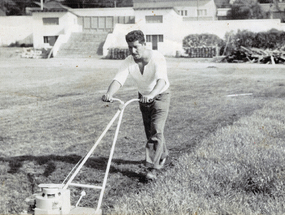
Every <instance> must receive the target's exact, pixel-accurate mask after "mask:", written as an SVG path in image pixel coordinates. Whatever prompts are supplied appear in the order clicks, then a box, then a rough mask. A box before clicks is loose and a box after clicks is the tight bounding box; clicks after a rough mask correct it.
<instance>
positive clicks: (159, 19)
mask: <svg viewBox="0 0 285 215" xmlns="http://www.w3.org/2000/svg"><path fill="white" fill-rule="evenodd" d="M145 20H146V23H162V21H163V16H145Z"/></svg>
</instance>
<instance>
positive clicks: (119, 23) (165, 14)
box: [0, 0, 284, 56]
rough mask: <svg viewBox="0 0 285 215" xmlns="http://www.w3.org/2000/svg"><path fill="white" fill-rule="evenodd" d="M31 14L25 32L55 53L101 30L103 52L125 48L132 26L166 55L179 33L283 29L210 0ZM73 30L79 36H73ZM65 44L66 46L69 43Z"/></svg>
mask: <svg viewBox="0 0 285 215" xmlns="http://www.w3.org/2000/svg"><path fill="white" fill-rule="evenodd" d="M201 11H204V12H201ZM31 13H32V16H29V19H28V20H30V21H29V22H28V23H27V26H30V27H31V26H32V28H31V29H32V30H29V31H27V32H26V34H25V37H27V36H26V35H32V38H33V46H34V48H36V49H41V48H52V50H53V54H54V56H56V55H57V54H58V53H64V52H63V51H61V52H60V50H63V47H65V45H67V44H70V43H71V45H72V44H73V43H76V42H80V40H84V39H86V38H87V37H85V36H86V35H87V36H89V35H92V34H93V36H92V37H91V38H89V39H90V40H93V39H94V38H97V37H99V36H98V35H99V34H104V35H103V37H102V38H103V39H101V40H103V41H99V42H100V44H102V47H101V48H102V49H103V56H107V55H108V52H109V50H110V49H111V48H127V43H126V42H125V35H126V34H127V33H128V32H129V31H131V30H134V29H140V30H142V31H143V32H144V33H145V35H146V44H147V46H148V47H149V48H151V49H154V50H158V51H160V52H161V53H163V54H164V55H168V56H175V55H176V53H177V51H182V50H183V47H182V41H183V38H184V37H186V36H188V35H189V34H202V33H209V34H216V35H217V36H219V37H221V38H223V37H224V35H225V33H226V32H229V31H237V30H245V29H246V30H250V31H255V32H258V31H266V30H270V29H272V28H276V29H279V30H284V24H282V23H281V22H280V19H270V20H217V7H216V5H215V2H214V0H134V5H133V7H128V8H92V9H72V8H69V7H66V6H63V5H62V4H60V3H59V2H57V1H55V0H51V1H49V2H47V3H45V4H44V7H43V9H42V8H40V7H39V8H33V9H32V11H31ZM20 18H21V17H20ZM1 26H4V27H5V29H6V28H7V26H6V25H1V20H0V27H1ZM4 27H1V28H3V29H4ZM12 30H13V31H14V30H15V29H12ZM27 30H28V29H27ZM8 31H9V30H6V32H8ZM23 32H24V31H23ZM75 34H76V35H78V34H79V35H80V34H82V35H84V37H76V38H75V39H74V37H73V36H74V35H75ZM6 35H9V34H8V33H6ZM13 35H15V33H13ZM94 35H95V36H94ZM2 38H4V37H2ZM71 38H73V39H72V40H71ZM0 41H1V34H0ZM2 41H3V39H2ZM3 44H4V43H3ZM78 46H79V47H80V46H81V44H80V45H77V47H78ZM95 46H96V45H94V44H93V46H92V47H90V46H89V44H84V46H82V48H83V49H84V48H85V49H87V50H86V52H89V51H90V50H93V49H95V48H96V47H95ZM70 49H72V47H71V46H69V47H68V50H70ZM73 52H77V50H73Z"/></svg>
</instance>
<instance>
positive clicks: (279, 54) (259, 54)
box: [219, 46, 285, 64]
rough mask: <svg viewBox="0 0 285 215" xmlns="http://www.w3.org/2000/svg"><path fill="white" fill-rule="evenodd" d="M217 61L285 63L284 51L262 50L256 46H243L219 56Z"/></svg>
mask: <svg viewBox="0 0 285 215" xmlns="http://www.w3.org/2000/svg"><path fill="white" fill-rule="evenodd" d="M219 62H228V63H244V62H249V63H261V64H285V51H280V50H273V51H271V50H263V49H258V48H245V47H243V46H241V47H240V49H238V50H235V51H234V52H232V53H231V54H229V55H227V56H221V57H220V58H219Z"/></svg>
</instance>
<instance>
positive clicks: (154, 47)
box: [151, 35, 158, 50]
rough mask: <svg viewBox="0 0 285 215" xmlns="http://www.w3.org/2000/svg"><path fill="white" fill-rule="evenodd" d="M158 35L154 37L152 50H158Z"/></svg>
mask: <svg viewBox="0 0 285 215" xmlns="http://www.w3.org/2000/svg"><path fill="white" fill-rule="evenodd" d="M157 37H158V36H157V35H152V40H151V41H152V50H157V45H158V39H157Z"/></svg>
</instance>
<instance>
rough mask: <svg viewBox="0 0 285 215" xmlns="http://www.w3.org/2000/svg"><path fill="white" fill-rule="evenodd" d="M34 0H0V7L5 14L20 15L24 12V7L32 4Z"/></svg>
mask: <svg viewBox="0 0 285 215" xmlns="http://www.w3.org/2000/svg"><path fill="white" fill-rule="evenodd" d="M34 5H35V3H34V0H1V3H0V7H1V9H3V10H4V11H5V13H6V15H7V16H20V15H25V14H26V11H25V9H26V7H31V6H34Z"/></svg>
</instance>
